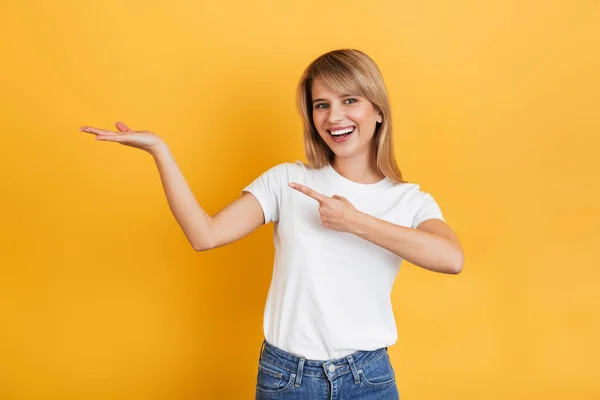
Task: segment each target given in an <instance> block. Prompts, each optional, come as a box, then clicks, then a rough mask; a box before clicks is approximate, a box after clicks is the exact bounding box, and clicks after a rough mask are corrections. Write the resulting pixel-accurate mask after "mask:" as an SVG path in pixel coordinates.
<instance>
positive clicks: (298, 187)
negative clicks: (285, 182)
mask: <svg viewBox="0 0 600 400" xmlns="http://www.w3.org/2000/svg"><path fill="white" fill-rule="evenodd" d="M289 185H290V187H291V188H293V189H296V190H297V191H299V192H302V193H304V194H305V195H307V196H308V197H312V198H313V199H315V200H317V201H318V202H319V203H321V202H323V201H325V200H328V199H329V197H327V196H325V195H322V194H321V193H319V192H317V191H314V190H312V189H311V188H309V187H306V186H304V185H301V184H299V183H295V182H290V183H289Z"/></svg>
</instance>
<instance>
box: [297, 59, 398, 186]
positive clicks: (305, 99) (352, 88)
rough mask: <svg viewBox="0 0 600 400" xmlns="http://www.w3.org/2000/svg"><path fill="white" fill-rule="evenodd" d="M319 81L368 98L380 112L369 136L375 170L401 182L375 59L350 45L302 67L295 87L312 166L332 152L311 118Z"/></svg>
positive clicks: (326, 160)
mask: <svg viewBox="0 0 600 400" xmlns="http://www.w3.org/2000/svg"><path fill="white" fill-rule="evenodd" d="M316 78H319V79H321V80H322V81H323V83H324V84H325V86H327V88H328V89H330V90H332V91H334V92H338V93H351V94H355V95H357V96H361V97H364V98H366V99H367V100H369V101H370V102H371V103H372V104H373V106H374V107H375V108H376V109H377V111H378V112H380V113H381V115H382V117H383V119H382V122H381V123H377V126H376V128H375V133H374V135H373V140H374V141H376V146H373V149H374V150H373V161H374V164H375V166H376V168H377V170H378V171H379V172H380V173H382V174H383V175H385V176H386V177H387V178H388V179H390V180H392V181H393V182H395V183H404V182H405V181H404V179H402V173H401V172H400V168H398V165H397V163H396V157H395V156H394V146H393V140H392V120H391V115H390V114H391V113H390V101H389V99H388V95H387V90H386V88H385V84H384V82H383V77H382V76H381V71H379V68H378V67H377V65H376V64H375V62H374V61H373V60H372V59H371V58H370V57H369V56H368V55H366V54H365V53H363V52H362V51H359V50H354V49H340V50H333V51H330V52H328V53H325V54H323V55H322V56H320V57H318V58H317V59H315V60H314V61H313V62H312V63H310V65H309V66H308V67H307V68H306V70H305V71H304V73H303V74H302V78H301V79H300V82H299V84H298V88H297V102H298V108H299V109H300V114H301V115H302V120H303V123H304V151H305V153H306V158H307V159H308V164H309V165H310V166H311V167H312V168H322V167H324V166H326V165H327V164H330V163H331V162H332V161H333V157H334V156H335V154H334V153H333V151H332V150H331V149H330V148H329V146H327V144H326V143H325V142H324V141H323V139H322V138H321V136H319V133H318V132H317V129H316V127H315V124H314V122H313V118H312V93H311V89H312V82H313V80H315V79H316Z"/></svg>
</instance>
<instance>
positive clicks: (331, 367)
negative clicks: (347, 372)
mask: <svg viewBox="0 0 600 400" xmlns="http://www.w3.org/2000/svg"><path fill="white" fill-rule="evenodd" d="M333 371H335V365H333V364H331V365H330V366H329V372H333Z"/></svg>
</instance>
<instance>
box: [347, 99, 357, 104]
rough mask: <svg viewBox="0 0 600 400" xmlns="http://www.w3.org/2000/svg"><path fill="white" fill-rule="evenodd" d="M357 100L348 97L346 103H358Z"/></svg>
mask: <svg viewBox="0 0 600 400" xmlns="http://www.w3.org/2000/svg"><path fill="white" fill-rule="evenodd" d="M357 101H358V100H356V99H354V98H352V99H346V100H344V103H346V104H352V103H356V102H357Z"/></svg>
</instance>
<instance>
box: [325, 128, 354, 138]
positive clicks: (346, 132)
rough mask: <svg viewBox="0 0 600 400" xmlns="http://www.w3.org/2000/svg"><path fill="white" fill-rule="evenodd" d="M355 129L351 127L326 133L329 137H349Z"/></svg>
mask: <svg viewBox="0 0 600 400" xmlns="http://www.w3.org/2000/svg"><path fill="white" fill-rule="evenodd" d="M354 129H355V127H354V126H351V127H348V128H344V129H338V130H334V131H330V130H328V131H327V132H329V134H330V135H331V136H342V135H349V134H351V133H352V132H354Z"/></svg>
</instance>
